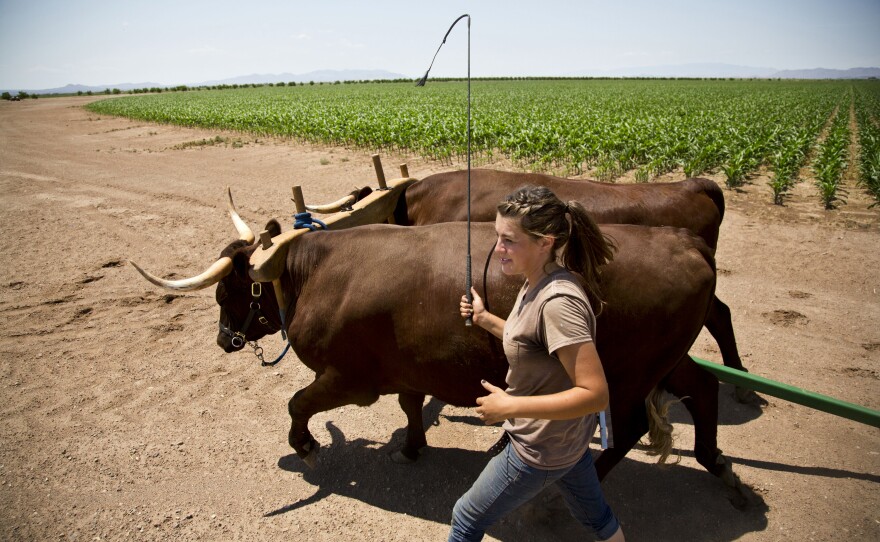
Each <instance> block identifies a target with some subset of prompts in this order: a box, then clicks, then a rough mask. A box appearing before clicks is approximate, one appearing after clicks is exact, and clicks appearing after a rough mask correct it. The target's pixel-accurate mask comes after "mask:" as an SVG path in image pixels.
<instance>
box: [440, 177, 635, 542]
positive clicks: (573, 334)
mask: <svg viewBox="0 0 880 542" xmlns="http://www.w3.org/2000/svg"><path fill="white" fill-rule="evenodd" d="M495 231H496V232H497V234H498V242H497V243H496V245H495V253H496V254H497V255H498V257H499V258H500V260H501V270H502V271H503V272H504V273H505V274H507V275H522V276H523V277H524V278H525V284H524V285H523V287H522V289H521V290H520V292H519V295H518V297H517V300H516V303H515V305H514V308H513V310H512V311H511V313H510V315H509V316H508V318H507V320H503V319H502V318H500V317H498V316H496V315H493V314H491V313H489V312H487V311H486V310H485V306H484V305H483V301H482V299H481V298H480V297H479V296H478V295H477V292H476V291H475V290H472V291H471V293H472V295H473V302H472V303H468V302H467V299H466V297H465V296H462V299H461V316H462V317H464V318H466V317H468V316H471V317H473V321H474V323H475V324H476V325H478V326H480V327H482V328H484V329H486V330H487V331H489V332H490V333H492V334H493V335H495V336H496V337H498V338H499V339H502V341H503V343H504V352H505V354H506V356H507V360H508V363H509V364H510V369H509V370H508V373H507V384H508V386H509V387H508V388H507V390H503V389H501V388H498V387H495V386H493V385H491V384H489V383H488V382H485V381H483V387H485V388H486V391H487V393H488V395H486V396H484V397H480V398H479V399H477V405H478V406H477V409H476V412H477V415H479V417H480V419H481V420H483V421H484V422H485V423H487V424H494V423H497V422H500V421H504V425H503V428H504V430H505V436H506V438H507V440H508V441H509V442H508V443H507V444H506V446H504V448H503V450H502V451H501V453H500V454H499V455H496V456H495V457H494V458H492V459H491V460H490V461H489V464H488V465H486V468H485V469H484V470H483V472H482V473H481V474H480V476H479V478H478V479H477V481H476V482H475V483H474V485H473V487H471V489H470V490H468V492H467V493H465V494H464V495H463V496H462V497H461V498H460V499H459V500H458V502H457V503H456V504H455V508H454V510H453V517H452V531H451V533H450V535H449V540H450V541H463V540H480V539H482V537H483V534H484V533H485V531H486V529H487V528H489V526H491V525H492V524H493V523H495V522H496V521H497V520H499V519H500V518H502V517H503V516H505V515H506V514H507V513H509V512H511V511H512V510H514V509H515V508H517V507H518V506H520V505H522V504H523V503H525V502H526V501H528V500H530V499H531V498H532V497H534V496H535V495H537V494H538V493H540V492H541V491H542V490H543V489H544V488H545V487H547V486H548V485H551V484H556V486H557V487H558V488H559V490H560V492H561V493H562V495H563V497H564V498H565V501H566V503H567V505H568V507H569V509H570V510H571V513H572V515H573V516H574V517H575V518H576V519H577V520H578V521H580V522H581V524H583V525H584V526H585V527H587V528H588V529H590V530H592V531H593V532H594V533H595V535H596V536H597V537H598V538H599V539H600V540H615V541H617V540H624V537H623V531H622V530H621V529H620V524H619V523H618V521H617V518H616V517H615V516H614V514H613V513H612V512H611V509H610V507H609V506H608V504H607V503H606V502H605V498H604V496H603V495H602V489H601V487H600V485H599V479H598V477H597V475H596V468H595V466H594V465H593V459H592V456H591V455H590V451H589V442H590V440H591V439H592V436H593V433H594V432H595V429H596V413H597V412H599V411H602V410H604V409H605V408H606V407H607V406H608V384H607V383H606V381H605V373H604V372H603V370H602V364H601V363H600V361H599V355H598V353H597V352H596V347H595V344H594V338H595V336H596V317H595V315H594V313H593V310H592V305H591V301H592V302H593V303H599V304H601V301H600V300H599V297H598V296H599V288H598V275H599V266H601V265H602V264H604V263H606V262H608V261H610V260H611V258H612V249H613V245H612V244H611V243H609V242H608V241H606V239H605V238H604V237H603V235H602V233H601V232H600V231H599V229H598V227H597V226H596V224H595V223H594V222H593V221H592V220H591V219H590V218H589V216H587V214H586V211H585V210H584V208H583V207H582V206H581V205H580V204H579V203H577V202H574V201H572V202H568V203H564V202H562V201H560V200H559V198H557V197H556V196H555V195H554V194H553V193H552V192H551V191H550V190H549V189H547V188H543V187H526V188H522V189H520V190H518V191H517V192H514V193H513V194H511V195H510V196H508V197H507V199H506V200H505V201H504V202H502V203H501V204H499V205H498V214H497V217H496V220H495ZM599 306H601V305H599Z"/></svg>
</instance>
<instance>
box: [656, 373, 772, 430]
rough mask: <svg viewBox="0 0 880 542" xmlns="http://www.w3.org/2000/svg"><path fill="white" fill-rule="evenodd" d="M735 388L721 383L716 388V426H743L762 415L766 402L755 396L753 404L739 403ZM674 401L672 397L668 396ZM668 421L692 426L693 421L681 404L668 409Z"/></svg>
mask: <svg viewBox="0 0 880 542" xmlns="http://www.w3.org/2000/svg"><path fill="white" fill-rule="evenodd" d="M735 389H736V388H735V386H734V385H733V384H727V383H725V382H721V383H720V385H719V387H718V425H719V426H723V425H745V424H747V423H749V422H751V421H753V420H756V419H758V418H760V417H761V416H762V415H763V414H764V410H763V408H762V407H763V406H766V405H767V404H768V403H767V400H766V399H764V398H763V397H761V396H760V395H757V394H755V396H754V400H753V402H750V403H740V402H739V401H737V400H736V392H735ZM668 397H669V398H671V399H674V397H673V396H671V395H669V396H668ZM669 421H670V422H671V423H683V424H688V425H693V420H692V418H691V415H690V413H689V412H688V411H687V408H685V406H684V405H683V404H681V403H675V404H673V405H671V406H670V408H669Z"/></svg>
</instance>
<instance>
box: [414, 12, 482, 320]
mask: <svg viewBox="0 0 880 542" xmlns="http://www.w3.org/2000/svg"><path fill="white" fill-rule="evenodd" d="M465 17H467V20H468V65H467V90H468V102H467V264H466V266H467V284H466V285H465V296H467V300H468V303H473V301H474V298H473V295H472V294H471V16H470V15H468V14H467V13H465V14H464V15H462V16H461V17H459V18H458V19H456V20H455V22H453V23H452V26H450V27H449V30H447V31H446V35H445V36H443V41H442V42H440V47H443V44H444V43H446V38H448V37H449V33H450V32H452V29H453V27H455V25H456V24H458V21H460V20H462V19H464V18H465ZM440 47H437V52H436V53H434V58H432V59H431V65H430V66H428V71H426V72H425V76H424V77H422V78H421V79H419V82H418V83H416V86H417V87H423V86H425V83H427V82H428V73H429V72H430V71H431V67H433V66H434V60H436V59H437V53H439V52H440ZM464 325H466V326H468V327H470V326H472V325H474V320H473V317H468V318H467V319H466V320H465V321H464Z"/></svg>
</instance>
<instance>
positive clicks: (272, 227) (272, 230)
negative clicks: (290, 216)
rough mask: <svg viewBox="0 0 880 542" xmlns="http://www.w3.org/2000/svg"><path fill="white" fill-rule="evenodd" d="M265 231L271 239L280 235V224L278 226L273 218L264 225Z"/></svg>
mask: <svg viewBox="0 0 880 542" xmlns="http://www.w3.org/2000/svg"><path fill="white" fill-rule="evenodd" d="M266 230H267V231H268V232H269V235H271V236H272V237H275V236H278V235H281V224H279V223H278V221H277V220H275V219H274V218H273V219H272V220H270V221H269V222H267V223H266Z"/></svg>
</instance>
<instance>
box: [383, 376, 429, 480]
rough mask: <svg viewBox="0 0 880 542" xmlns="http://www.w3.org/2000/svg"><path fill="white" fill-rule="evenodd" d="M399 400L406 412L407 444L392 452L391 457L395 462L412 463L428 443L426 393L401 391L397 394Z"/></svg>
mask: <svg viewBox="0 0 880 542" xmlns="http://www.w3.org/2000/svg"><path fill="white" fill-rule="evenodd" d="M397 402H398V403H399V404H400V408H401V409H403V412H404V413H405V414H406V444H405V445H404V446H403V449H402V450H399V451H396V452H394V453H393V454H391V459H392V460H393V461H394V462H395V463H412V462H414V461H415V460H416V459H418V458H419V453H420V452H421V449H422V448H424V447H426V446H427V445H428V441H427V439H426V438H425V422H424V419H423V418H422V408H423V405H424V404H425V394H424V393H401V394H399V395H398V396H397Z"/></svg>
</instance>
